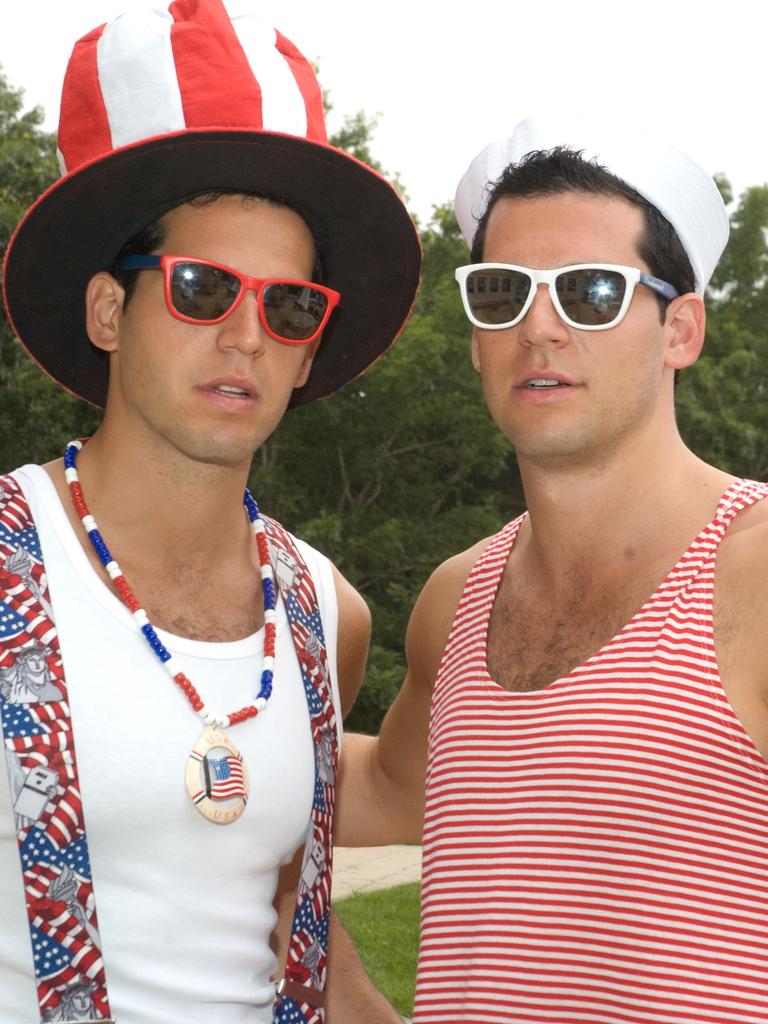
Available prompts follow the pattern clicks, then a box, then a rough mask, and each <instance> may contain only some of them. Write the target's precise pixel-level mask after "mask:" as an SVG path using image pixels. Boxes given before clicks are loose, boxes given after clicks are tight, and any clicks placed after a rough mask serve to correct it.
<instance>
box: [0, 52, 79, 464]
mask: <svg viewBox="0 0 768 1024" xmlns="http://www.w3.org/2000/svg"><path fill="white" fill-rule="evenodd" d="M22 108H23V96H22V93H21V92H20V91H19V90H16V89H13V88H11V86H10V85H9V84H8V81H7V80H6V78H5V76H4V75H3V74H2V72H1V71H0V254H2V255H3V256H4V255H5V250H6V248H7V246H8V242H9V241H10V238H11V235H12V232H13V230H14V228H15V227H16V224H17V223H18V222H19V220H21V217H22V214H23V213H24V211H25V210H26V208H27V207H28V206H30V204H31V203H33V202H34V201H35V199H37V197H38V196H39V195H40V194H41V193H42V192H43V191H44V190H45V188H47V186H48V185H50V184H51V183H52V182H53V181H55V179H56V177H57V176H58V169H57V166H56V142H55V139H54V137H53V135H50V134H49V133H47V132H43V131H41V129H40V125H41V123H42V120H43V112H42V111H41V110H40V109H39V108H35V109H34V110H30V111H27V112H26V113H23V112H22ZM61 258H62V259H66V258H67V254H66V253H62V254H61ZM44 286H45V283H44V282H41V287H44ZM0 393H1V394H2V401H1V402H0V471H2V472H7V471H8V470H10V469H13V468H15V467H16V466H18V465H19V464H20V463H21V462H45V461H47V460H48V459H50V458H54V457H56V456H58V455H60V454H61V452H62V450H63V448H64V445H65V444H66V442H67V440H69V439H70V438H72V437H76V436H79V437H82V436H85V435H87V434H90V433H92V431H93V430H94V428H95V425H96V423H97V417H96V414H95V412H94V411H93V410H90V409H89V408H87V407H86V406H85V405H84V404H83V403H82V402H79V401H77V400H76V399H74V398H72V397H71V396H70V395H67V394H65V393H64V392H63V391H62V390H61V388H59V387H57V386H56V385H55V384H54V383H53V382H52V381H51V380H49V379H48V378H47V377H45V376H43V375H42V374H41V373H40V372H39V370H37V369H36V368H35V366H34V365H33V364H32V363H31V361H30V360H29V359H28V358H27V357H26V356H25V355H24V353H23V351H22V349H21V346H20V345H19V344H18V342H17V341H15V340H14V337H13V332H12V331H11V327H10V325H9V323H8V319H7V317H6V314H5V309H4V308H3V309H2V310H1V311H0Z"/></svg>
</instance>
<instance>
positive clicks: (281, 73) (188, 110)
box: [59, 0, 328, 174]
mask: <svg viewBox="0 0 768 1024" xmlns="http://www.w3.org/2000/svg"><path fill="white" fill-rule="evenodd" d="M195 128H198V129H210V128H238V129H242V130H244V131H268V132H281V133H284V134H286V135H296V136H300V137H303V138H306V139H309V140H311V141H312V142H317V143H320V144H321V145H324V144H326V143H327V141H328V138H327V135H326V131H325V121H324V118H323V98H322V93H321V90H320V86H319V84H318V81H317V78H316V77H315V72H314V70H313V68H312V65H311V64H310V63H309V61H308V60H307V59H306V57H304V56H303V55H302V54H301V53H300V52H299V50H297V48H296V47H295V46H294V45H293V43H292V42H290V40H288V39H286V38H285V36H283V35H281V33H280V32H278V31H277V30H276V29H274V28H270V27H268V26H267V25H264V24H263V23H262V22H259V21H257V20H256V18H254V17H252V16H251V15H249V14H245V15H236V16H234V17H232V18H230V17H229V15H228V14H227V12H226V10H225V9H224V7H223V6H222V5H221V4H219V3H218V2H216V3H212V2H202V0H174V2H173V3H172V4H171V6H170V8H169V9H168V10H167V11H162V10H134V11H129V12H128V13H126V14H122V15H120V16H119V17H117V18H115V20H114V21H111V22H109V23H108V24H106V25H100V26H99V27H98V28H96V29H94V30H93V31H92V32H89V33H88V35H86V36H84V37H83V38H82V39H81V40H80V41H79V42H78V43H76V44H75V48H74V50H73V52H72V57H71V58H70V61H69V66H68V68H67V73H66V76H65V78H64V86H63V89H62V94H61V118H60V126H59V161H60V164H61V170H62V173H63V174H66V173H68V172H69V171H74V170H76V169H77V168H78V167H81V166H82V165H83V164H85V163H88V162H89V161H90V160H93V159H96V158H98V157H103V156H106V155H107V154H109V153H111V152H112V150H115V149H119V148H120V147H121V146H129V145H131V144H132V143H135V142H140V141H146V140H148V139H151V138H153V137H157V136H162V135H169V134H171V133H173V132H181V131H184V130H186V129H195Z"/></svg>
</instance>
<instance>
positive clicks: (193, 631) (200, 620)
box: [126, 570, 264, 643]
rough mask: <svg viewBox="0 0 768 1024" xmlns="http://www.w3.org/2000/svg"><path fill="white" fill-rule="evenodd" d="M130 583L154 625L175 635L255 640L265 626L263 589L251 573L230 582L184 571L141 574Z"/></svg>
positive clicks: (225, 578)
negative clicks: (251, 637)
mask: <svg viewBox="0 0 768 1024" xmlns="http://www.w3.org/2000/svg"><path fill="white" fill-rule="evenodd" d="M126 574H127V570H126ZM128 578H129V579H131V577H130V576H129V577H128ZM131 582H132V583H133V585H134V586H135V592H136V597H137V598H138V600H139V601H140V602H141V603H142V604H143V606H144V608H145V609H146V611H147V614H148V615H149V619H150V621H151V622H152V623H153V624H154V625H156V626H159V627H160V629H164V630H166V631H167V632H169V633H173V634H175V635H176V636H184V637H187V638H188V639H190V640H205V641H208V642H211V643H225V642H227V641H231V640H241V639H242V638H243V637H246V636H251V635H252V634H253V633H255V632H256V631H257V630H258V629H260V628H261V626H262V625H263V623H264V610H263V599H262V592H261V586H260V583H259V579H258V577H257V576H255V574H253V573H252V572H250V571H245V572H243V573H242V574H238V575H237V576H236V577H233V578H230V577H227V576H226V575H224V574H222V575H220V576H217V574H210V575H204V574H200V573H196V572H192V571H189V570H187V571H181V570H180V571H177V572H174V573H168V574H163V575H162V576H160V577H155V578H152V579H150V578H149V577H148V576H147V575H146V574H140V576H138V577H136V578H135V582H134V580H131Z"/></svg>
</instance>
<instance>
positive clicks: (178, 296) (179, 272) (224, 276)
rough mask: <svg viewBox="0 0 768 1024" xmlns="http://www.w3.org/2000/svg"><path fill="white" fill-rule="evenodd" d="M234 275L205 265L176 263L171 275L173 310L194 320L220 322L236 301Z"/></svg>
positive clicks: (238, 288)
mask: <svg viewBox="0 0 768 1024" xmlns="http://www.w3.org/2000/svg"><path fill="white" fill-rule="evenodd" d="M239 291H240V282H239V281H238V279H237V278H236V277H235V275H234V274H230V273H229V271H227V270H222V269H220V268H219V267H208V266H206V265H205V264H204V263H177V264H176V266H175V267H174V268H173V273H172V275H171V299H172V300H173V306H174V309H176V310H177V311H178V312H179V313H181V314H182V315H183V316H188V317H190V319H192V320H201V321H203V320H218V319H219V317H221V316H224V314H225V313H226V312H227V310H228V309H229V307H230V306H231V305H232V303H233V302H234V301H235V299H236V298H237V294H238V292H239Z"/></svg>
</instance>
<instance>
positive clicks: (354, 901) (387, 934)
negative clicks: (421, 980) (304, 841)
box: [334, 882, 420, 1016]
mask: <svg viewBox="0 0 768 1024" xmlns="http://www.w3.org/2000/svg"><path fill="white" fill-rule="evenodd" d="M419 889H420V886H419V883H418V882H413V883H412V884H411V885H396V886H394V888H392V889H381V890H380V891H378V892H365V893H355V894H354V895H353V896H348V897H347V898H346V899H343V900H339V901H338V903H334V907H335V909H336V911H337V913H338V915H339V917H340V918H341V921H342V923H343V925H344V927H345V928H346V929H347V931H348V932H349V934H350V935H351V936H352V940H353V941H354V943H355V945H356V946H357V948H358V950H359V952H360V956H361V957H362V960H363V963H364V964H365V968H366V970H367V971H368V973H369V974H370V976H371V979H372V980H373V983H374V984H375V985H376V986H377V987H378V988H380V989H381V991H382V992H383V993H384V995H385V996H386V997H387V999H389V1000H390V1002H391V1003H392V1004H393V1005H394V1007H395V1009H396V1010H397V1011H398V1012H399V1013H402V1014H406V1015H407V1016H410V1015H411V1014H412V1013H413V994H414V989H415V985H416V959H417V955H418V948H419Z"/></svg>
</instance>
